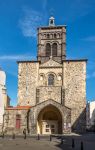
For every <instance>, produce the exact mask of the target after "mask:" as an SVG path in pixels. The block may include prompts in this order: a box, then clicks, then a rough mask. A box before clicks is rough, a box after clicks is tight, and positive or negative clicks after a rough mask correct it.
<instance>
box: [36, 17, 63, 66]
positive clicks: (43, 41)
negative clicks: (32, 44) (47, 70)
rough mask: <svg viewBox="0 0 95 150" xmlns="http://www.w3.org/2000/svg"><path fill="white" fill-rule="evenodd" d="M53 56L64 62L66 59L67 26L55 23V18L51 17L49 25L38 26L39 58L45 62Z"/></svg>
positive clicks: (56, 59) (54, 58)
mask: <svg viewBox="0 0 95 150" xmlns="http://www.w3.org/2000/svg"><path fill="white" fill-rule="evenodd" d="M50 57H52V59H53V60H55V61H57V62H59V63H62V60H65V59H66V26H65V25H59V26H56V25H55V18H54V17H50V18H49V25H48V26H45V27H39V28H38V54H37V59H38V61H41V63H44V62H46V61H48V60H49V59H50Z"/></svg>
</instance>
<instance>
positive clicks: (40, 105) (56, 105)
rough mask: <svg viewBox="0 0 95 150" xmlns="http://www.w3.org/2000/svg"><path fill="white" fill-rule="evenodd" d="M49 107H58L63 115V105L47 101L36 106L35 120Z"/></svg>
mask: <svg viewBox="0 0 95 150" xmlns="http://www.w3.org/2000/svg"><path fill="white" fill-rule="evenodd" d="M49 105H52V106H54V107H56V108H57V109H58V110H59V112H60V114H61V115H62V114H63V111H62V108H61V105H60V104H59V103H56V102H55V101H54V100H47V101H45V102H42V103H40V104H38V105H37V106H36V118H35V119H36V120H37V118H38V115H39V113H40V111H41V110H42V109H44V108H45V107H47V106H49ZM62 118H63V115H62Z"/></svg>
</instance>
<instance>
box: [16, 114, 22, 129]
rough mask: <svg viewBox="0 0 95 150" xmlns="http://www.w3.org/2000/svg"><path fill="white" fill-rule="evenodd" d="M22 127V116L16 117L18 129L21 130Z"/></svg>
mask: <svg viewBox="0 0 95 150" xmlns="http://www.w3.org/2000/svg"><path fill="white" fill-rule="evenodd" d="M20 126H21V115H16V129H20Z"/></svg>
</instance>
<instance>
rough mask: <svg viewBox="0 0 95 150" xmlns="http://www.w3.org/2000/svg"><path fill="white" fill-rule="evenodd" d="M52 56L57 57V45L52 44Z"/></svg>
mask: <svg viewBox="0 0 95 150" xmlns="http://www.w3.org/2000/svg"><path fill="white" fill-rule="evenodd" d="M52 56H57V43H53V44H52Z"/></svg>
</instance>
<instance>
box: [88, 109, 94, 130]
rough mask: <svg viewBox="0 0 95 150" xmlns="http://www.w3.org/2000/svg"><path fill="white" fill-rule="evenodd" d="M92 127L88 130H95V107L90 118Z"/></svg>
mask: <svg viewBox="0 0 95 150" xmlns="http://www.w3.org/2000/svg"><path fill="white" fill-rule="evenodd" d="M90 125H91V127H90V128H89V129H88V130H87V131H92V132H95V109H94V110H93V113H92V117H91V119H90Z"/></svg>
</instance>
